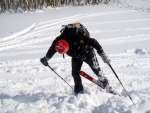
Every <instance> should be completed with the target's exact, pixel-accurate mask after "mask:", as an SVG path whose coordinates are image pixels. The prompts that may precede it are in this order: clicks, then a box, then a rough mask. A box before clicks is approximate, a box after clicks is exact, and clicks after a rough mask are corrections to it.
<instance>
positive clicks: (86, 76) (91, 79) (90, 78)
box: [80, 71, 121, 96]
mask: <svg viewBox="0 0 150 113" xmlns="http://www.w3.org/2000/svg"><path fill="white" fill-rule="evenodd" d="M80 75H81V76H82V77H84V78H86V79H88V80H90V81H91V82H93V83H94V84H96V85H98V86H99V87H100V88H101V89H102V90H105V89H104V87H102V86H101V85H100V84H98V82H97V80H96V79H94V78H93V77H91V76H90V75H88V74H87V73H85V72H84V71H80ZM105 92H106V93H110V94H113V95H118V96H121V94H119V93H118V92H117V91H115V92H112V91H107V90H106V91H105Z"/></svg>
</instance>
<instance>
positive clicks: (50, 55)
mask: <svg viewBox="0 0 150 113" xmlns="http://www.w3.org/2000/svg"><path fill="white" fill-rule="evenodd" d="M61 38H62V36H61V35H60V36H58V37H57V38H56V39H55V40H54V41H53V42H52V45H51V46H50V48H49V49H48V51H47V53H46V58H47V59H48V60H49V59H51V58H52V57H53V55H54V54H55V53H56V50H55V43H56V42H57V41H58V40H60V39H61Z"/></svg>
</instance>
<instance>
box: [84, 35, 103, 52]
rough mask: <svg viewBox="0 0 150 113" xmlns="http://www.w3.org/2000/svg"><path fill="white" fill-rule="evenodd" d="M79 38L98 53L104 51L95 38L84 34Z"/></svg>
mask: <svg viewBox="0 0 150 113" xmlns="http://www.w3.org/2000/svg"><path fill="white" fill-rule="evenodd" d="M81 40H83V41H84V44H85V45H88V46H91V47H93V48H94V49H96V50H97V53H98V54H102V53H104V51H103V48H102V46H101V45H100V44H99V42H98V41H97V40H96V39H94V38H90V37H85V36H84V37H82V38H81Z"/></svg>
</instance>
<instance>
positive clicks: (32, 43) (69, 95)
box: [0, 0, 150, 113]
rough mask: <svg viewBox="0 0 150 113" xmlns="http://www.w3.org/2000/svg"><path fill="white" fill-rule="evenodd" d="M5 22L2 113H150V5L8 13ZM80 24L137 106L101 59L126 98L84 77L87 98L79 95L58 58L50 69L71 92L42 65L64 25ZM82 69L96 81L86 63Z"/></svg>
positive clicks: (146, 0)
mask: <svg viewBox="0 0 150 113" xmlns="http://www.w3.org/2000/svg"><path fill="white" fill-rule="evenodd" d="M118 1H119V0H118ZM0 20H1V21H0V113H150V0H125V1H124V2H122V3H120V4H118V3H116V4H114V3H110V4H107V5H106V4H103V5H102V4H100V5H94V6H91V5H88V6H77V7H70V6H69V7H60V8H55V9H52V8H49V9H44V10H43V11H36V12H25V13H16V14H8V13H5V14H0ZM78 21H79V22H81V23H82V24H83V25H85V26H86V27H87V29H88V30H89V31H90V33H91V37H93V38H95V39H97V40H98V41H99V43H100V44H101V45H102V47H103V49H104V51H105V52H106V54H107V55H108V56H109V58H110V59H111V65H112V67H113V68H114V70H115V71H116V73H117V75H118V77H119V78H120V80H121V81H122V83H123V85H124V87H125V88H126V90H127V91H128V93H129V95H130V96H131V98H132V99H133V101H134V103H135V105H133V103H132V101H131V100H130V99H129V97H128V96H127V94H126V92H125V90H124V89H123V87H122V86H121V85H120V83H119V82H118V80H117V78H116V77H115V75H114V74H113V72H112V70H111V69H110V68H109V66H108V65H107V64H105V63H103V61H102V60H101V58H100V57H99V56H98V55H97V57H98V61H99V63H100V67H101V68H102V70H103V71H104V73H105V76H106V77H107V78H108V79H109V81H110V84H111V85H112V86H113V88H114V89H116V90H117V91H118V92H120V93H121V95H122V96H121V97H119V96H115V95H111V94H108V93H105V92H103V91H101V89H100V88H99V87H97V86H96V85H95V84H93V83H91V82H90V81H88V80H86V79H85V78H82V82H83V86H84V89H85V93H84V94H79V95H76V96H75V95H74V93H73V90H72V88H73V87H74V82H73V78H72V76H71V58H70V57H68V56H67V55H65V59H63V57H62V55H60V54H55V55H54V56H53V58H52V59H50V60H49V65H50V66H51V67H52V68H53V69H54V70H55V71H56V72H57V73H58V74H59V75H60V76H61V77H62V78H64V79H65V80H66V81H67V82H68V83H69V84H70V85H71V86H72V88H70V87H69V86H68V85H67V84H66V83H65V82H64V81H62V80H61V79H60V78H59V77H58V76H57V75H56V74H55V73H54V72H53V71H51V70H50V69H49V68H48V67H45V66H43V65H42V64H41V63H40V61H39V59H40V58H42V57H44V56H45V54H46V52H47V50H48V49H49V47H50V45H51V43H52V41H53V40H54V39H55V37H56V36H58V35H59V34H60V29H61V25H65V24H68V23H72V22H78ZM70 38H71V37H70ZM82 70H83V71H85V72H87V73H89V74H90V75H91V76H93V77H94V78H97V77H96V75H95V74H94V73H93V72H92V70H91V69H90V68H89V66H88V65H87V64H83V66H82Z"/></svg>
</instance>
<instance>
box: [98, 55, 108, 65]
mask: <svg viewBox="0 0 150 113" xmlns="http://www.w3.org/2000/svg"><path fill="white" fill-rule="evenodd" d="M99 55H100V56H101V58H102V60H103V61H104V63H107V64H110V62H111V60H110V59H109V58H108V56H107V55H106V54H105V53H102V54H99Z"/></svg>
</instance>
